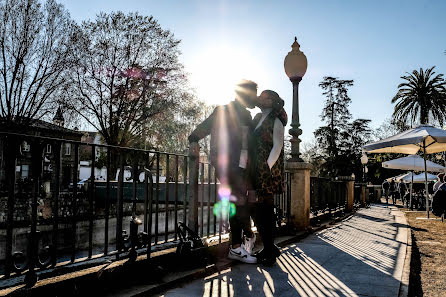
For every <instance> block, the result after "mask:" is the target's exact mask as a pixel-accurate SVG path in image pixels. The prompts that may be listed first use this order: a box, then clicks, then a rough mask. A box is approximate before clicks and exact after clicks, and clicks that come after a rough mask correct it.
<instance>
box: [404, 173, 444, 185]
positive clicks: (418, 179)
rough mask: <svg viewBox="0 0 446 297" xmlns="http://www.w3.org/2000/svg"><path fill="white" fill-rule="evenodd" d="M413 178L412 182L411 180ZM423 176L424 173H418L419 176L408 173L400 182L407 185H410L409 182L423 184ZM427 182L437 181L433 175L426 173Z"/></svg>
mask: <svg viewBox="0 0 446 297" xmlns="http://www.w3.org/2000/svg"><path fill="white" fill-rule="evenodd" d="M412 178H413V180H412ZM425 178H426V177H425V176H424V173H420V174H413V173H409V174H408V175H407V176H405V177H403V178H402V179H401V180H402V181H404V182H407V183H410V182H411V181H412V182H413V183H423V182H424V181H425ZM427 180H428V181H433V180H437V176H436V175H435V174H431V173H428V174H427Z"/></svg>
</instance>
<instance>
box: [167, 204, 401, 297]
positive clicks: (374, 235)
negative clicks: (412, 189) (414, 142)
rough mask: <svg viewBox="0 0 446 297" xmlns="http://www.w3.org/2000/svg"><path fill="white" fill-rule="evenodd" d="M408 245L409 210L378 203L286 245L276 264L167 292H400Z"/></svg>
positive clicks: (390, 295)
mask: <svg viewBox="0 0 446 297" xmlns="http://www.w3.org/2000/svg"><path fill="white" fill-rule="evenodd" d="M406 244H407V228H406V220H405V218H404V214H403V213H402V212H400V211H399V210H398V209H397V208H395V207H390V206H389V207H387V206H385V205H380V204H377V205H372V206H371V208H368V209H361V210H359V211H358V212H357V213H356V214H355V215H354V216H353V217H351V218H349V219H347V220H345V221H343V222H341V223H339V224H336V225H334V226H333V227H331V228H328V229H325V230H322V231H320V232H318V233H315V234H313V235H311V236H308V237H307V238H305V239H303V240H302V241H300V242H298V243H296V244H292V245H290V246H287V247H285V248H283V249H282V255H281V256H280V258H279V259H278V262H277V264H276V265H275V266H273V267H263V266H261V265H249V264H240V265H235V266H233V267H231V268H229V269H227V270H225V271H221V272H219V273H216V274H214V275H211V276H209V277H206V278H204V279H200V280H196V281H194V282H192V283H190V284H187V285H185V286H183V287H181V288H176V289H172V290H170V291H167V292H165V293H164V294H163V295H162V296H168V297H172V296H181V297H183V296H257V297H260V296H385V297H397V296H398V291H399V287H400V280H401V277H402V272H403V264H404V259H405V255H406Z"/></svg>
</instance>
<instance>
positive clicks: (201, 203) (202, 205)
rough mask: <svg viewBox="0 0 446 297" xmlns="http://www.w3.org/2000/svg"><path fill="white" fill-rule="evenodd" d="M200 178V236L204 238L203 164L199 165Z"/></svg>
mask: <svg viewBox="0 0 446 297" xmlns="http://www.w3.org/2000/svg"><path fill="white" fill-rule="evenodd" d="M200 168H201V176H200V181H201V195H199V197H200V208H201V212H200V213H201V217H200V230H201V232H200V235H201V236H204V163H201V166H200Z"/></svg>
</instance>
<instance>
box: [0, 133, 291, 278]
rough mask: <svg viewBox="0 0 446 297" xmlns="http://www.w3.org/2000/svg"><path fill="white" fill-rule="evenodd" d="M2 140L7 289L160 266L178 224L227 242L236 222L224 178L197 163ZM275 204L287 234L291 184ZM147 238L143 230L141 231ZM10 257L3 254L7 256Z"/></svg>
mask: <svg viewBox="0 0 446 297" xmlns="http://www.w3.org/2000/svg"><path fill="white" fill-rule="evenodd" d="M71 138H72V139H68V138H67V139H65V138H54V137H48V136H42V135H39V136H36V135H25V134H20V133H12V132H2V131H0V153H1V156H2V158H1V163H0V229H3V230H5V232H4V233H5V234H6V235H5V236H1V235H0V245H1V248H0V280H1V279H6V278H9V277H13V276H17V275H19V274H21V273H25V274H26V277H25V282H26V283H27V284H28V285H33V284H34V283H35V281H36V272H37V271H44V270H48V269H51V268H54V267H56V266H57V267H61V266H65V265H70V264H71V263H78V262H85V263H86V264H88V263H89V262H88V261H90V260H92V259H95V261H96V260H97V259H101V258H103V259H104V261H105V260H106V259H105V257H107V260H108V259H110V257H112V258H115V259H121V258H126V257H128V258H129V260H130V261H134V260H135V259H136V256H137V255H138V254H146V255H147V258H150V257H151V253H152V251H154V250H157V249H162V248H167V247H172V246H175V245H176V244H177V243H178V236H177V234H176V227H177V225H178V223H179V222H187V225H188V226H189V227H190V228H191V229H193V230H194V231H196V232H197V233H198V234H199V235H200V236H201V237H204V238H208V239H212V238H213V239H214V240H218V241H219V242H221V241H222V236H223V235H224V234H225V233H226V232H227V231H228V230H229V223H228V221H227V218H224V217H221V216H215V215H214V206H215V204H216V203H217V202H219V196H218V187H219V183H218V181H217V177H216V172H215V169H214V168H213V167H212V166H211V164H209V163H207V162H202V161H200V158H199V153H197V152H198V151H197V148H194V147H193V145H191V148H190V152H189V154H173V153H167V152H159V151H151V150H143V149H134V148H127V147H117V146H110V145H103V144H98V143H85V142H81V141H80V136H78V137H77V138H76V137H71ZM285 177H286V178H285V181H284V189H285V191H284V192H283V193H281V194H279V195H276V196H275V205H276V216H277V224H278V226H281V225H284V224H286V223H288V222H289V218H290V205H291V203H290V201H291V175H290V174H289V173H286V176H285ZM139 228H141V230H139ZM3 251H4V252H3Z"/></svg>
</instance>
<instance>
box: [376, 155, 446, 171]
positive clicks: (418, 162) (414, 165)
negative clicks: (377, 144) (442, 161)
mask: <svg viewBox="0 0 446 297" xmlns="http://www.w3.org/2000/svg"><path fill="white" fill-rule="evenodd" d="M382 167H384V168H388V169H401V170H410V171H424V159H423V158H422V157H420V156H418V155H410V156H407V157H403V158H398V159H393V160H390V161H386V162H383V163H382ZM426 169H427V171H431V172H445V170H446V168H445V167H444V166H441V165H439V164H437V163H434V162H431V161H429V160H426Z"/></svg>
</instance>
